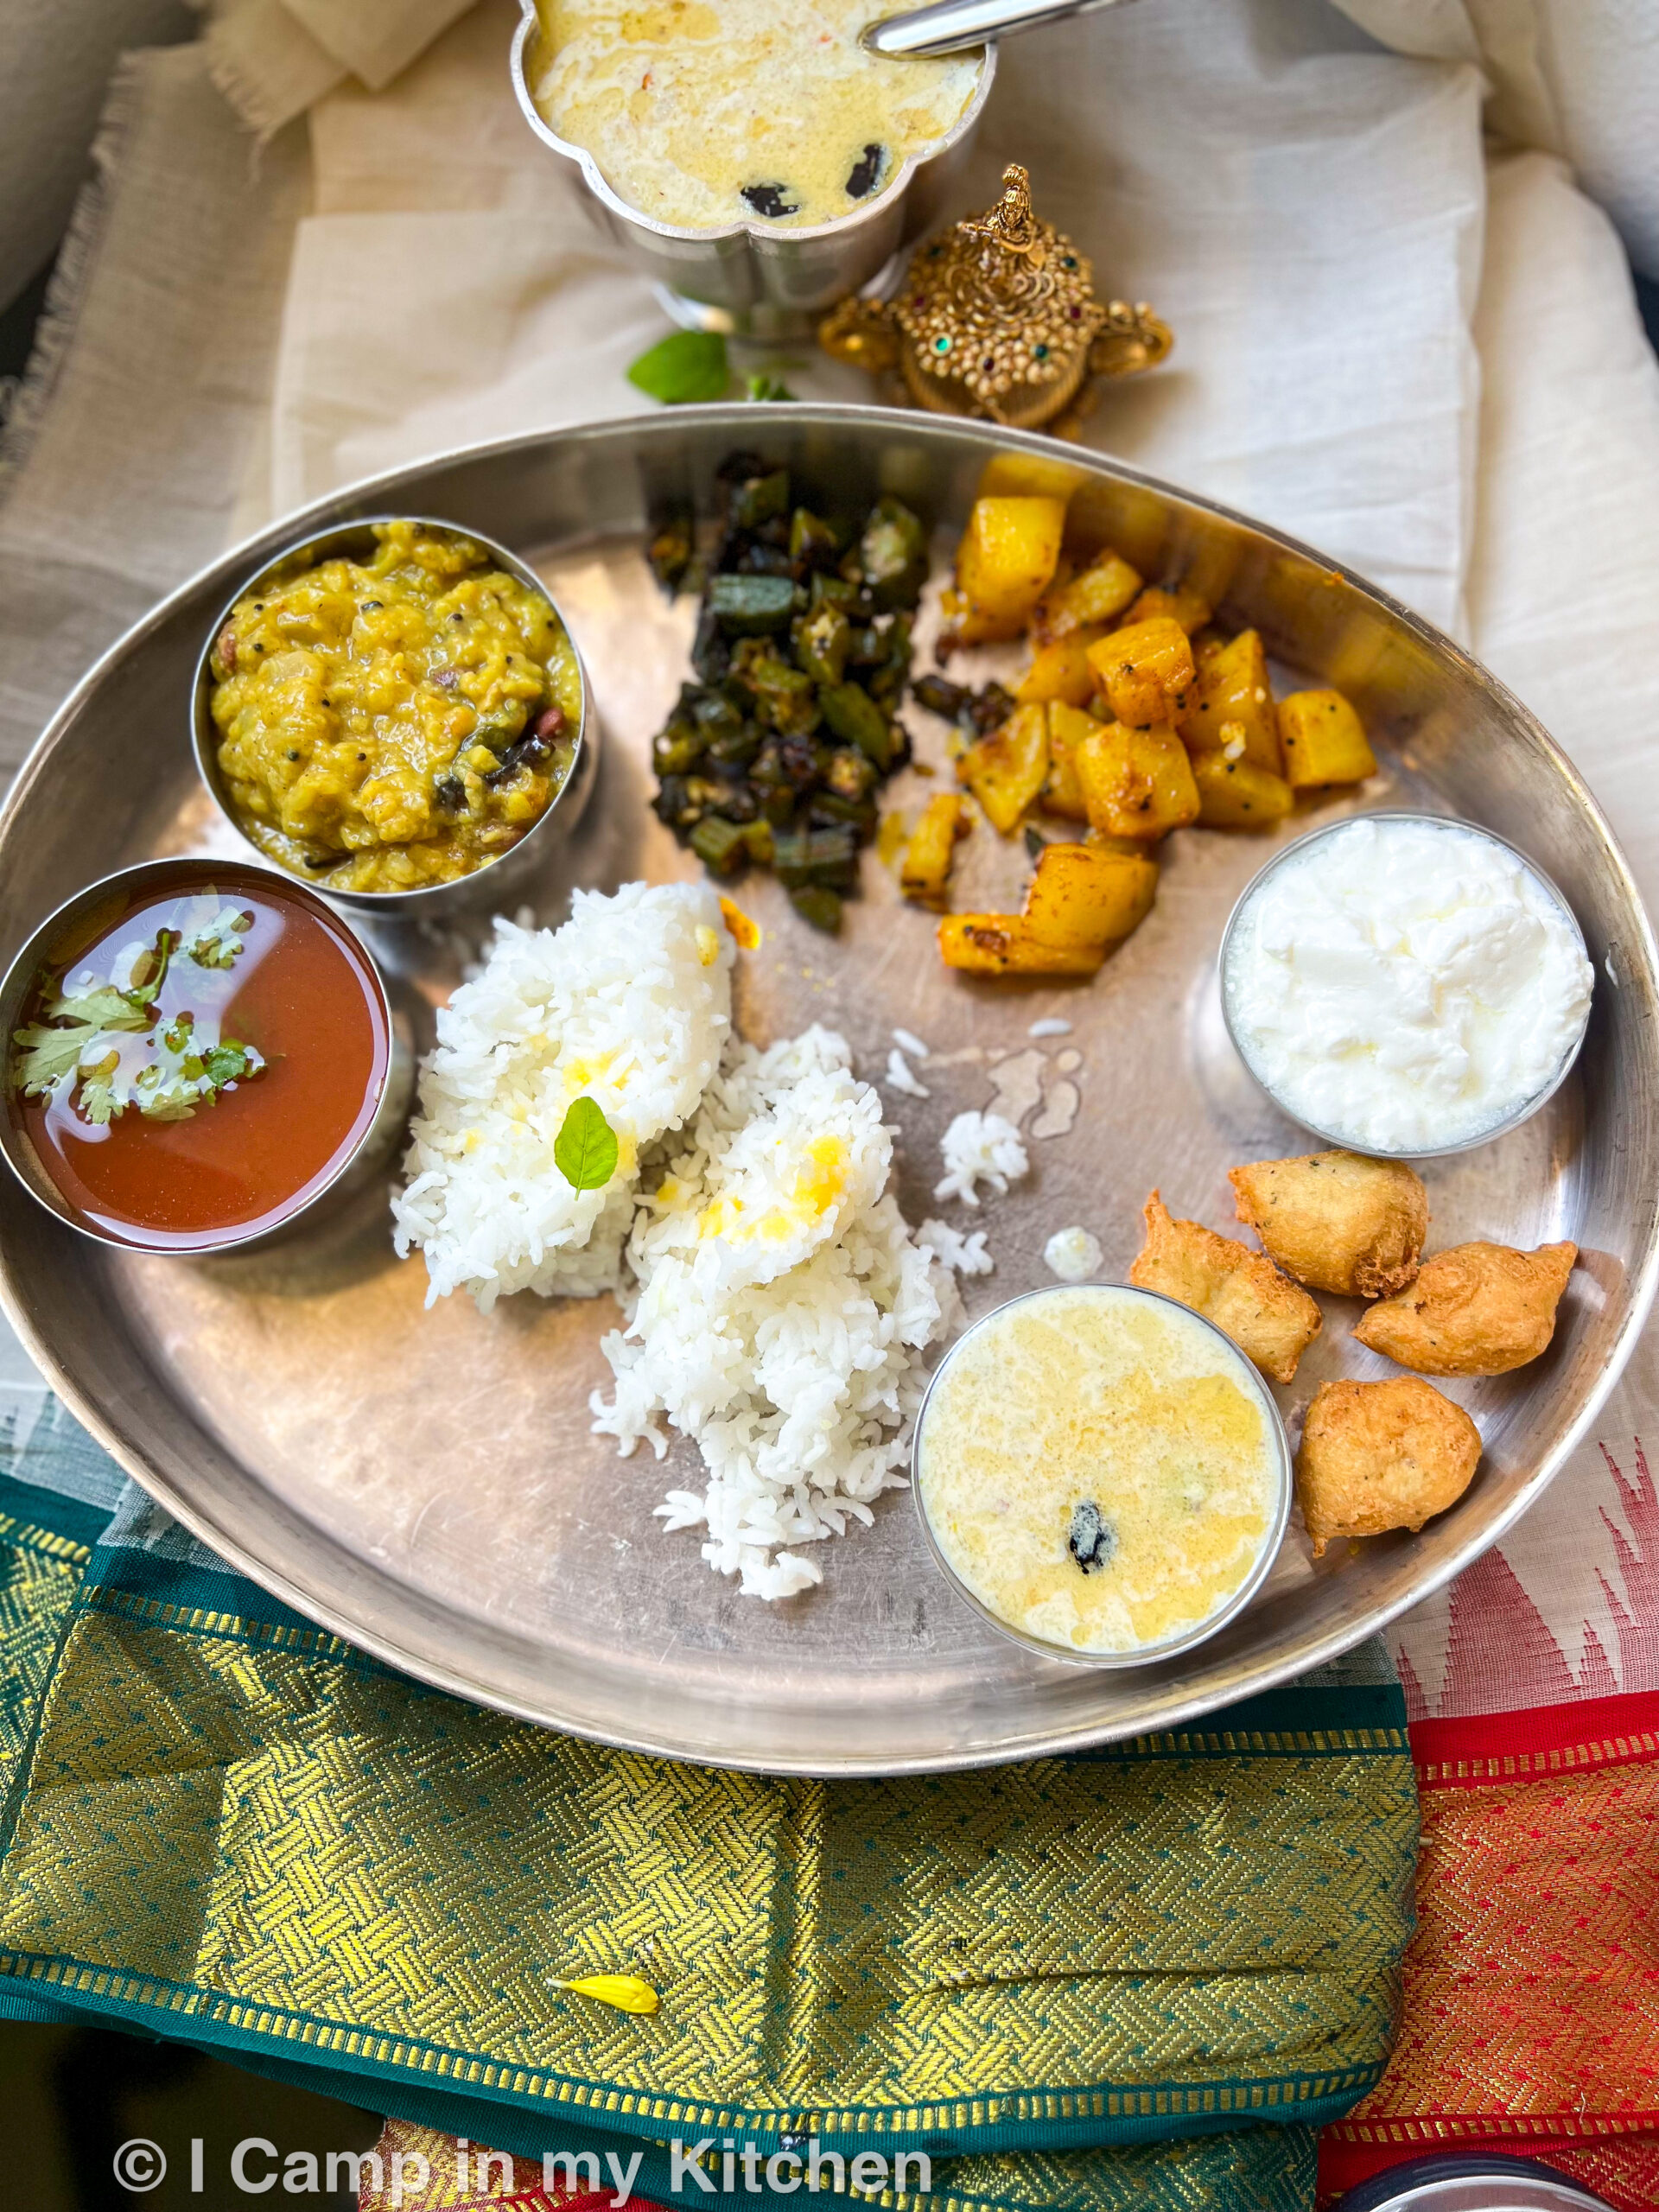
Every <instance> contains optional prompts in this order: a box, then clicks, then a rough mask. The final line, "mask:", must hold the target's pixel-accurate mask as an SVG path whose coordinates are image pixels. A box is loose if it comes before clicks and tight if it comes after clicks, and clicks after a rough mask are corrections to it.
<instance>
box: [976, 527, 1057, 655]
mask: <svg viewBox="0 0 1659 2212" xmlns="http://www.w3.org/2000/svg"><path fill="white" fill-rule="evenodd" d="M1064 529H1065V501H1064V500H1063V499H976V500H975V502H974V511H973V513H972V514H971V515H970V516H969V521H968V527H967V529H966V531H964V532H963V538H962V543H961V544H960V545H959V546H958V547H957V593H958V594H959V595H960V598H961V601H962V620H961V621H960V622H959V624H958V625H957V628H958V632H959V634H960V636H961V638H962V640H963V644H964V645H978V644H981V643H983V642H984V641H986V640H987V639H996V638H1017V637H1018V636H1019V634H1020V631H1021V630H1022V629H1023V628H1024V627H1025V623H1026V617H1027V615H1028V614H1029V613H1031V610H1032V608H1033V607H1035V606H1036V604H1037V602H1038V601H1039V599H1040V598H1041V597H1042V595H1043V594H1044V592H1045V591H1046V590H1047V588H1048V583H1049V579H1050V578H1051V577H1052V575H1053V574H1054V564H1055V563H1056V562H1057V561H1058V559H1059V557H1060V536H1061V533H1062V531H1064Z"/></svg>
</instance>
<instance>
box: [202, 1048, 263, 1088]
mask: <svg viewBox="0 0 1659 2212" xmlns="http://www.w3.org/2000/svg"><path fill="white" fill-rule="evenodd" d="M201 1065H202V1071H203V1072H204V1074H205V1075H206V1076H207V1080H208V1082H209V1083H211V1084H213V1088H214V1090H224V1088H225V1086H226V1084H227V1083H240V1082H242V1081H243V1080H244V1078H245V1077H248V1076H251V1075H257V1074H258V1072H259V1071H260V1069H261V1068H262V1067H264V1065H265V1064H264V1060H263V1059H262V1058H260V1057H259V1055H258V1053H257V1052H255V1051H254V1049H253V1047H252V1046H251V1045H238V1042H237V1041H236V1039H235V1038H234V1037H226V1039H223V1041H222V1042H221V1043H219V1044H217V1045H210V1046H208V1048H207V1051H206V1052H204V1053H203V1054H202V1056H201Z"/></svg>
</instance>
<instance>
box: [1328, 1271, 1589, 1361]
mask: <svg viewBox="0 0 1659 2212" xmlns="http://www.w3.org/2000/svg"><path fill="white" fill-rule="evenodd" d="M1578 1256H1579V1248H1578V1246H1577V1245H1576V1244H1541V1245H1540V1246H1539V1248H1538V1249H1537V1250H1536V1251H1535V1252H1516V1251H1514V1250H1512V1249H1510V1246H1509V1245H1507V1244H1457V1245H1454V1246H1453V1247H1452V1249H1451V1250H1450V1251H1449V1252H1437V1253H1436V1254H1435V1255H1434V1256H1433V1259H1432V1260H1425V1261H1424V1262H1423V1264H1422V1267H1421V1269H1420V1270H1419V1272H1418V1275H1417V1280H1416V1281H1415V1282H1414V1283H1413V1284H1412V1285H1411V1287H1410V1288H1409V1289H1408V1290H1402V1292H1401V1293H1400V1294H1399V1295H1398V1296H1397V1297H1395V1298H1385V1299H1384V1300H1383V1301H1382V1303H1381V1304H1380V1305H1378V1306H1372V1308H1371V1310H1370V1313H1367V1314H1366V1315H1365V1317H1364V1319H1363V1320H1362V1321H1361V1322H1360V1323H1359V1325H1358V1326H1357V1328H1356V1329H1355V1331H1354V1334H1355V1335H1356V1336H1357V1338H1359V1341H1360V1342H1361V1344H1368V1345H1369V1346H1370V1349H1371V1350H1372V1351H1380V1352H1382V1353H1383V1354H1385V1355H1386V1357H1388V1358H1389V1359H1394V1360H1398V1362H1399V1363H1400V1364H1401V1366H1402V1367H1414V1368H1415V1369H1416V1370H1417V1372H1418V1373H1419V1374H1420V1375H1507V1374H1509V1372H1510V1370H1511V1369H1512V1368H1516V1367H1524V1366H1525V1365H1526V1363H1527V1362H1528V1361H1529V1359H1536V1358H1537V1357H1538V1355H1539V1353H1540V1352H1541V1351H1545V1350H1547V1349H1548V1344H1549V1340H1550V1338H1552V1337H1553V1336H1554V1333H1555V1309H1556V1307H1557V1306H1559V1305H1560V1300H1561V1293H1562V1292H1563V1291H1564V1290H1565V1289H1566V1288H1567V1277H1568V1276H1569V1275H1570V1274H1572V1272H1573V1262H1575V1261H1576V1260H1577V1258H1578Z"/></svg>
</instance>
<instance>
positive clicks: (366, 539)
mask: <svg viewBox="0 0 1659 2212" xmlns="http://www.w3.org/2000/svg"><path fill="white" fill-rule="evenodd" d="M394 522H405V523H413V524H416V527H417V528H419V529H421V530H423V531H435V532H438V533H441V534H444V535H448V536H451V537H461V538H466V539H467V541H468V542H469V543H472V544H474V545H475V546H477V547H478V549H479V550H480V552H481V553H482V554H484V555H485V556H486V558H487V559H488V560H489V561H491V562H492V563H494V565H495V566H496V567H498V568H499V569H502V570H503V571H504V572H505V574H506V575H510V576H512V578H513V579H514V581H515V582H518V583H519V584H521V585H522V586H523V587H524V589H525V590H526V591H529V592H533V593H534V594H536V595H537V598H539V599H541V600H543V601H545V603H546V604H547V605H548V606H549V607H551V609H552V611H553V614H554V617H555V619H556V620H557V621H558V623H559V625H560V626H561V628H562V629H563V632H564V635H565V638H566V639H567V641H568V642H569V650H570V653H571V657H572V659H573V661H574V663H575V670H576V674H577V677H578V680H579V682H580V685H581V704H580V708H579V711H578V714H577V716H576V725H575V732H574V735H573V736H572V737H571V739H570V740H569V741H570V743H571V745H572V748H573V749H572V753H571V758H570V764H569V770H568V772H567V773H566V775H565V778H564V780H563V783H562V784H561V785H559V787H558V789H557V790H556V791H555V792H554V793H553V796H552V797H551V798H550V800H549V802H548V804H547V805H546V807H545V808H544V809H543V812H542V813H541V814H540V815H539V816H538V817H537V819H536V820H535V821H534V822H533V823H531V825H530V827H529V829H526V830H525V831H524V835H523V836H521V837H519V838H518V842H516V843H515V844H512V845H511V846H509V847H508V848H507V849H506V850H505V851H504V852H502V853H500V854H499V855H496V856H495V857H493V858H492V859H489V860H486V861H485V862H484V863H483V864H482V865H481V866H480V867H478V868H474V869H472V870H471V871H470V872H469V873H468V874H465V875H461V876H456V877H454V878H453V879H451V880H449V881H448V882H442V883H429V884H422V885H418V886H415V887H410V888H409V889H400V890H387V891H360V890H355V889H342V888H337V887H335V886H334V885H333V884H329V883H327V882H322V883H320V884H318V886H317V888H319V889H320V890H321V892H322V894H323V896H324V897H325V898H327V899H330V900H332V901H333V902H334V904H335V905H337V906H346V907H349V908H351V909H352V910H353V911H354V912H358V913H361V914H365V915H369V914H373V915H378V916H380V917H382V918H386V919H400V920H410V921H421V920H429V919H439V920H441V919H442V918H444V917H446V916H448V915H454V914H462V913H470V912H476V911H477V910H478V909H479V908H480V907H485V906H487V907H492V908H493V909H494V910H495V911H496V912H507V911H510V910H511V907H512V904H513V903H514V901H515V899H522V898H523V897H524V896H525V895H526V893H527V891H528V889H529V887H530V886H531V884H532V883H533V882H534V880H535V879H536V877H537V874H539V873H540V871H541V870H542V869H543V868H544V867H545V865H546V863H547V861H548V860H549V858H550V855H552V853H553V851H554V850H555V849H556V847H558V846H559V845H561V844H562V843H563V842H564V840H565V839H566V838H568V837H569V835H570V833H571V832H572V830H574V829H575V827H576V824H577V823H579V822H580V821H581V819H582V813H583V810H585V808H586V807H587V804H588V800H589V799H590V798H591V797H592V796H593V790H594V781H595V779H596V775H597V772H598V763H599V723H598V718H597V716H596V715H594V710H593V693H592V688H591V686H590V684H589V683H588V673H587V671H586V669H585V668H584V667H583V666H582V656H581V654H580V653H579V652H577V650H576V646H575V639H573V638H572V637H571V634H570V627H569V623H568V622H566V621H565V619H564V616H563V613H561V611H560V609H559V607H558V605H557V603H556V601H555V600H554V598H553V596H552V594H551V593H550V592H549V590H548V588H547V587H546V585H545V584H543V582H542V581H541V579H540V578H539V577H538V576H537V574H536V572H535V570H534V569H531V568H529V567H528V566H526V564H525V563H524V562H523V561H521V560H520V559H519V558H518V555H517V554H515V553H512V552H510V551H509V550H508V549H507V548H506V547H505V545H502V544H499V543H497V542H496V540H495V539H493V538H491V537H485V536H484V534H483V533H482V532H481V531H477V530H474V529H470V528H468V527H467V525H465V524H461V523H455V522H450V521H447V520H445V519H444V518H442V517H437V516H429V515H392V514H374V515H366V516H365V517H364V518H362V519H361V520H360V521H353V522H346V523H336V524H331V525H330V526H328V527H327V528H326V529H322V530H316V531H309V532H308V533H307V534H306V535H305V536H303V537H297V538H296V539H295V540H294V541H293V543H291V544H289V545H285V546H284V547H283V550H281V552H279V553H277V554H276V555H275V556H273V557H272V558H271V559H270V560H268V561H266V562H265V563H264V564H263V565H262V566H261V567H260V568H258V569H256V570H255V571H254V573H253V574H252V575H250V576H248V577H247V578H246V579H245V581H244V582H241V583H239V584H238V586H237V588H236V590H235V591H234V592H233V593H232V594H231V596H230V598H229V599H228V600H226V602H225V604H224V605H223V606H222V607H220V608H219V612H218V613H217V614H216V615H215V616H214V618H213V621H212V623H210V624H209V626H208V627H207V633H206V635H205V637H204V638H203V639H202V644H201V650H200V654H199V656H198V658H197V661H196V669H195V675H194V679H193V681H192V684H191V692H190V725H191V744H192V747H193V750H194V754H195V761H196V767H197V769H198V771H199V772H200V777H201V780H202V782H203V783H204V784H205V785H207V791H208V792H209V794H210V796H211V797H212V798H213V803H214V804H215V805H216V806H217V807H218V809H219V812H220V813H221V814H222V815H223V816H224V817H225V819H226V822H227V823H229V824H230V826H231V828H232V829H233V830H235V832H236V834H237V836H238V837H240V838H242V839H243V840H244V841H245V842H246V843H247V844H248V847H249V851H250V855H251V856H252V857H254V858H257V861H258V862H259V864H260V865H261V866H263V867H265V868H277V869H278V872H279V873H280V874H283V876H285V877H286V878H287V879H288V880H289V881H302V880H304V879H303V878H301V877H298V876H297V875H296V874H295V873H294V872H293V871H292V870H290V869H289V868H283V867H281V866H280V863H279V862H277V861H276V860H274V859H273V858H272V857H271V856H270V855H267V854H265V853H264V852H263V851H261V849H259V847H258V846H257V844H256V843H255V842H254V841H253V840H252V838H251V837H250V836H249V833H248V831H247V829H246V827H245V824H244V823H243V821H242V819H241V817H239V815H238V811H237V809H236V807H235V805H234V804H233V803H232V798H231V795H230V792H229V791H228V790H227V788H226V779H225V776H224V773H223V772H222V770H221V768H220V766H219V747H220V744H221V742H222V741H221V737H220V734H219V728H218V726H217V725H216V724H215V722H214V721H213V689H214V677H213V668H212V665H211V664H212V658H213V648H214V645H216V643H217V642H218V639H219V635H220V632H222V631H223V630H224V628H225V626H226V623H228V622H229V620H230V619H231V617H232V613H234V612H235V610H236V608H237V607H238V605H239V604H240V603H241V602H242V601H244V600H245V599H248V598H250V597H251V596H253V595H254V594H257V592H259V591H261V590H265V589H269V590H272V591H275V590H276V589H277V588H279V587H280V586H281V585H282V584H283V583H284V582H290V581H292V579H293V577H294V576H295V575H298V574H303V573H304V571H305V570H307V569H311V568H315V567H316V566H318V565H319V564H320V563H322V562H324V561H327V560H329V559H331V558H333V557H334V556H337V555H344V556H347V557H352V558H361V557H363V556H365V555H369V554H372V551H373V550H374V547H375V544H376V539H375V536H374V531H375V529H376V526H377V524H380V525H384V524H389V523H394ZM342 857H343V855H342Z"/></svg>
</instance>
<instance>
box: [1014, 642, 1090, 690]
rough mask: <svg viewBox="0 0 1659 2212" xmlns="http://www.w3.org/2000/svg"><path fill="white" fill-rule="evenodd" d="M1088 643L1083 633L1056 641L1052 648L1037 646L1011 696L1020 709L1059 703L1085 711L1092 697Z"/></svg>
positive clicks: (1050, 646) (1049, 646)
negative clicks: (1052, 701)
mask: <svg viewBox="0 0 1659 2212" xmlns="http://www.w3.org/2000/svg"><path fill="white" fill-rule="evenodd" d="M1089 643H1090V640H1089V637H1088V634H1087V633H1085V632H1073V634H1072V635H1071V637H1069V638H1057V639H1055V640H1054V642H1053V643H1052V645H1039V646H1038V648H1037V652H1036V654H1035V656H1034V657H1033V660H1032V664H1031V666H1030V667H1029V668H1028V669H1027V671H1026V672H1025V674H1024V676H1023V677H1021V678H1020V688H1019V690H1017V691H1016V692H1015V693H1014V697H1015V698H1016V699H1017V700H1018V701H1019V702H1020V705H1021V706H1022V707H1025V706H1035V705H1046V704H1047V703H1048V702H1050V701H1051V700H1054V699H1060V700H1063V701H1064V702H1065V704H1066V705H1067V706H1068V707H1086V706H1087V705H1088V703H1089V702H1090V699H1092V698H1093V697H1094V696H1095V671H1094V670H1093V669H1092V668H1090V665H1089Z"/></svg>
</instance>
